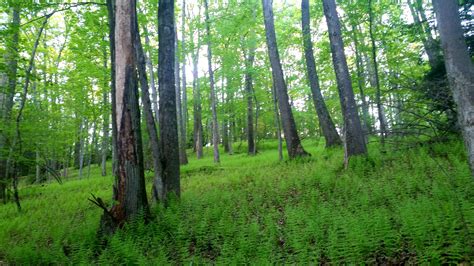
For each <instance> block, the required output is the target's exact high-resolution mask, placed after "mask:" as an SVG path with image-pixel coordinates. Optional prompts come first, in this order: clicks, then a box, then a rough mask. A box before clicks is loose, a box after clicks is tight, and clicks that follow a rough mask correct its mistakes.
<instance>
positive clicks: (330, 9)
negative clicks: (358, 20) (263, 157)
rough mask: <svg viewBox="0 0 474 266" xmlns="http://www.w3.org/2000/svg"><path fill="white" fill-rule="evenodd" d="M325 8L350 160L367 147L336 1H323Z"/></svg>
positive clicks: (365, 150) (346, 148) (365, 152)
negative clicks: (345, 51) (345, 52)
mask: <svg viewBox="0 0 474 266" xmlns="http://www.w3.org/2000/svg"><path fill="white" fill-rule="evenodd" d="M323 8H324V15H325V17H326V21H327V25H328V31H329V40H330V43H331V53H332V60H333V64H334V70H335V73H336V80H337V88H338V91H339V99H340V102H341V109H342V115H343V117H344V132H345V134H344V137H345V145H344V146H345V153H346V159H348V158H350V157H351V156H353V155H365V154H367V147H366V145H365V140H364V134H363V131H362V126H361V124H360V118H359V114H358V113H357V105H356V102H355V99H354V91H353V90H352V82H351V77H350V75H349V68H348V67H347V61H346V55H345V54H344V43H343V41H342V35H341V24H340V22H339V17H338V15H337V12H336V2H335V0H323ZM346 161H347V160H346Z"/></svg>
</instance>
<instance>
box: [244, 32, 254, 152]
mask: <svg viewBox="0 0 474 266" xmlns="http://www.w3.org/2000/svg"><path fill="white" fill-rule="evenodd" d="M248 44H249V48H248V54H247V55H246V56H245V97H246V98H247V144H248V149H247V153H248V155H255V153H256V148H255V136H254V133H255V129H254V121H253V120H254V119H253V100H254V96H255V95H254V93H253V74H252V72H253V62H254V61H255V32H253V31H252V32H251V34H250V38H249V40H248ZM244 52H245V47H244Z"/></svg>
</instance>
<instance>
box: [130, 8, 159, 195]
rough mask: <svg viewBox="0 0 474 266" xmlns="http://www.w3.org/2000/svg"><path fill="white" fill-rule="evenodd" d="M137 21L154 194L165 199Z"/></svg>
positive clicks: (137, 41)
mask: <svg viewBox="0 0 474 266" xmlns="http://www.w3.org/2000/svg"><path fill="white" fill-rule="evenodd" d="M135 19H136V15H135ZM135 23H136V25H137V29H136V31H137V34H136V36H135V53H136V57H137V69H138V77H139V80H140V88H141V92H142V93H141V99H142V104H143V109H144V110H143V113H144V115H145V121H146V128H147V131H148V137H149V139H150V146H151V153H152V157H153V170H154V178H153V187H152V196H153V200H154V201H163V200H164V198H163V180H162V178H161V176H160V168H161V163H160V142H159V140H158V131H157V129H156V124H155V118H154V117H153V111H152V104H151V101H150V93H149V87H148V78H147V74H146V58H145V52H144V50H143V46H142V43H141V40H140V34H139V32H138V21H135ZM151 74H152V75H153V72H151ZM152 91H153V89H152Z"/></svg>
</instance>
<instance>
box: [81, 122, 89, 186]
mask: <svg viewBox="0 0 474 266" xmlns="http://www.w3.org/2000/svg"><path fill="white" fill-rule="evenodd" d="M84 131H85V133H84ZM88 131H89V129H88V127H87V120H86V119H85V118H83V119H82V122H81V129H80V131H79V138H80V140H79V178H82V171H83V169H84V153H85V151H84V149H85V147H84V146H85V142H86V137H87V132H88Z"/></svg>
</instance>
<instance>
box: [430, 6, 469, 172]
mask: <svg viewBox="0 0 474 266" xmlns="http://www.w3.org/2000/svg"><path fill="white" fill-rule="evenodd" d="M433 7H434V10H435V13H436V19H437V21H438V28H439V32H440V37H441V44H442V46H443V51H444V58H445V65H446V72H447V74H448V80H449V85H450V87H451V91H452V92H453V98H454V100H455V102H456V104H457V109H458V120H459V124H460V126H461V130H462V133H463V136H464V143H465V145H466V148H467V153H468V157H469V164H470V166H471V173H472V175H473V176H474V65H473V63H472V61H471V57H470V56H469V52H468V49H467V46H466V43H465V41H464V35H463V30H462V28H461V21H460V19H459V13H458V4H457V1H455V0H433Z"/></svg>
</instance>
